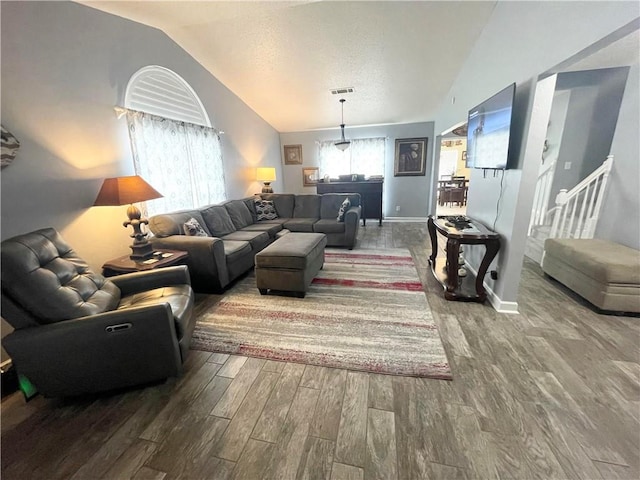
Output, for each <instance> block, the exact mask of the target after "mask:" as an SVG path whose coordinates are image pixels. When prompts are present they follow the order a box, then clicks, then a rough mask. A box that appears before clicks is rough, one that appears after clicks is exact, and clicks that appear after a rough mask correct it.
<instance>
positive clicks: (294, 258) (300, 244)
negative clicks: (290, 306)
mask: <svg viewBox="0 0 640 480" xmlns="http://www.w3.org/2000/svg"><path fill="white" fill-rule="evenodd" d="M326 245H327V237H326V235H325V234H324V233H289V234H287V235H284V236H283V237H281V238H279V239H277V240H276V241H275V242H273V243H272V244H271V245H269V246H268V247H266V248H265V249H264V250H262V251H261V252H259V253H258V254H256V286H257V287H258V290H260V293H261V294H262V295H266V294H267V292H268V291H269V290H277V291H281V292H293V293H295V294H297V296H299V297H304V296H305V294H306V292H307V288H308V287H309V285H311V281H312V280H313V278H314V277H315V276H316V274H317V273H318V271H319V270H320V269H321V268H322V265H323V264H324V247H325V246H326Z"/></svg>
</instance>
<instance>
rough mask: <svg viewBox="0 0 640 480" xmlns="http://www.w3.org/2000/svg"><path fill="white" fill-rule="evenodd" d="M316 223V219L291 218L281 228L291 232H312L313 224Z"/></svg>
mask: <svg viewBox="0 0 640 480" xmlns="http://www.w3.org/2000/svg"><path fill="white" fill-rule="evenodd" d="M317 221H318V218H317V217H314V218H291V219H289V220H287V221H286V222H285V223H284V224H283V225H282V226H283V227H284V228H286V229H287V230H291V231H292V232H309V233H312V232H313V224H314V223H316V222H317Z"/></svg>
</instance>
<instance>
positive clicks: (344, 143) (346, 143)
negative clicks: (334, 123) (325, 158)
mask: <svg viewBox="0 0 640 480" xmlns="http://www.w3.org/2000/svg"><path fill="white" fill-rule="evenodd" d="M344 102H346V100H345V99H344V98H341V99H340V104H341V105H342V123H341V124H340V131H341V132H342V137H341V138H340V141H339V142H336V143H335V146H336V147H338V148H339V149H340V150H342V151H343V152H344V151H345V150H346V149H347V148H349V145H351V142H350V141H349V140H345V138H344Z"/></svg>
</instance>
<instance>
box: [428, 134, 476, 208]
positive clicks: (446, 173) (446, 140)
mask: <svg viewBox="0 0 640 480" xmlns="http://www.w3.org/2000/svg"><path fill="white" fill-rule="evenodd" d="M456 130H457V129H456ZM466 153H467V138H466V137H460V136H458V135H455V134H453V133H452V134H449V135H446V136H443V137H442V139H441V141H440V158H439V169H438V178H437V182H436V191H437V201H436V215H465V213H466V211H467V192H468V191H469V180H470V178H471V174H470V170H469V169H468V168H467V167H466Z"/></svg>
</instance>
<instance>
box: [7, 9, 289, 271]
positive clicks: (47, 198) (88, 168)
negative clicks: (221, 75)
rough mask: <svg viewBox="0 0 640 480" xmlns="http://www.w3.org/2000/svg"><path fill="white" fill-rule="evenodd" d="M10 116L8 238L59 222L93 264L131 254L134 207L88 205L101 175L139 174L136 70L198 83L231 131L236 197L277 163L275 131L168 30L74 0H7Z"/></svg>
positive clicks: (227, 142)
mask: <svg viewBox="0 0 640 480" xmlns="http://www.w3.org/2000/svg"><path fill="white" fill-rule="evenodd" d="M0 8H1V9H2V32H1V34H2V112H1V113H2V124H3V125H4V126H5V127H6V128H8V129H9V130H10V131H11V132H12V133H13V134H14V135H15V136H16V137H17V138H18V139H19V140H20V142H21V148H20V150H19V151H18V156H17V159H16V160H15V161H14V163H13V164H12V165H10V166H9V167H7V168H5V169H3V170H2V175H1V188H2V232H1V234H2V238H3V239H4V238H8V237H11V236H13V235H16V234H20V233H24V232H27V231H30V230H34V229H37V228H42V227H46V226H53V227H55V228H57V229H58V230H60V231H61V232H62V233H63V235H64V236H65V238H66V239H67V240H68V241H69V243H71V244H72V245H73V246H74V247H75V248H76V250H77V251H78V253H79V254H80V255H81V256H82V257H84V258H85V259H86V260H87V261H88V262H89V263H90V265H91V266H92V267H94V268H95V269H99V268H100V267H101V265H102V264H103V263H104V262H105V261H106V260H108V259H110V258H113V257H115V256H119V255H123V254H126V253H129V248H128V245H129V244H130V242H131V239H130V238H129V234H130V231H127V230H126V229H125V228H123V227H122V221H123V220H125V219H126V207H91V205H92V204H93V202H94V200H95V197H96V195H97V193H98V190H99V188H100V185H101V183H102V180H103V179H104V178H106V177H113V176H120V175H131V174H133V163H132V160H131V150H130V146H129V138H128V134H127V128H126V123H125V121H124V120H118V119H117V118H116V116H115V113H114V111H113V107H114V106H115V105H122V102H123V97H124V91H125V88H126V85H127V82H128V81H129V78H130V77H131V75H132V74H133V73H134V72H136V71H137V70H138V69H140V68H141V67H143V66H146V65H161V66H163V67H167V68H169V69H171V70H173V71H174V72H176V73H178V74H179V75H180V76H182V77H183V78H184V79H185V80H186V81H187V82H188V83H189V84H190V85H191V86H192V87H193V89H194V90H195V91H196V93H197V94H198V96H199V97H200V99H201V100H202V103H203V104H204V106H205V108H206V110H207V112H208V114H209V117H210V119H211V122H212V124H213V125H214V126H215V127H217V128H218V129H220V130H223V131H225V132H226V134H225V135H223V136H222V144H223V155H224V162H225V180H226V186H227V193H228V196H229V197H230V198H238V197H241V196H244V195H246V194H250V193H253V192H254V191H257V189H259V188H260V184H259V183H258V182H256V181H255V166H257V165H267V166H275V167H277V169H278V173H281V171H280V168H281V166H280V153H279V151H280V139H279V136H278V133H277V132H276V131H275V130H274V129H273V128H272V127H271V126H270V125H268V124H267V123H266V122H265V121H264V120H262V119H261V118H260V117H259V116H258V115H257V114H256V113H255V112H253V111H252V110H251V109H249V107H247V105H245V104H244V103H243V102H242V101H241V100H240V99H239V98H238V97H236V96H235V95H234V94H233V93H231V92H230V91H229V90H228V89H227V88H226V87H225V86H224V85H222V84H221V83H220V82H219V81H218V80H217V79H216V78H214V77H213V76H212V75H211V74H210V73H208V72H207V71H206V70H205V69H204V68H203V67H202V66H201V65H200V64H198V63H197V62H196V61H195V60H194V59H193V58H192V57H191V56H189V55H188V54H187V53H186V52H185V51H184V50H182V48H180V47H179V46H178V45H176V44H175V43H174V42H173V41H172V40H171V39H169V38H168V37H167V36H166V35H165V34H164V33H162V32H160V31H159V30H156V29H153V28H150V27H146V26H144V25H141V24H138V23H135V22H131V21H128V20H124V19H122V18H120V17H117V16H113V15H109V14H106V13H103V12H99V11H97V10H94V9H92V8H89V7H86V6H83V5H79V4H76V3H71V2H2V3H1V4H0Z"/></svg>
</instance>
